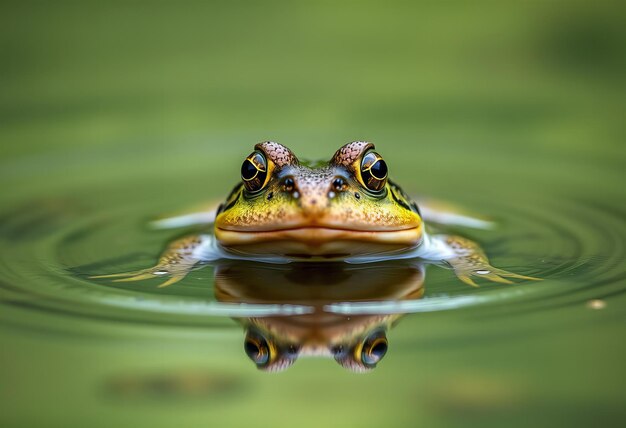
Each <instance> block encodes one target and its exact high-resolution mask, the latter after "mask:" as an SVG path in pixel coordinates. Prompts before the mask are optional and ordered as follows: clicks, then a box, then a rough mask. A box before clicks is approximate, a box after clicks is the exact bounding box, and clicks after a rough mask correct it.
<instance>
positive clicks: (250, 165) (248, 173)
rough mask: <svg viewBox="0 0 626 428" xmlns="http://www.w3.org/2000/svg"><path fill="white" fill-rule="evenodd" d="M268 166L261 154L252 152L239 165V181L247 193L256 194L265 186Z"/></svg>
mask: <svg viewBox="0 0 626 428" xmlns="http://www.w3.org/2000/svg"><path fill="white" fill-rule="evenodd" d="M267 178H268V165H267V160H266V159H265V156H264V155H263V153H260V152H253V153H252V154H251V155H250V156H248V157H247V158H246V160H244V161H243V164H242V165H241V179H242V180H243V184H244V186H246V189H247V190H248V191H249V192H258V191H259V190H261V189H263V187H265V185H266V184H267V181H268V180H267Z"/></svg>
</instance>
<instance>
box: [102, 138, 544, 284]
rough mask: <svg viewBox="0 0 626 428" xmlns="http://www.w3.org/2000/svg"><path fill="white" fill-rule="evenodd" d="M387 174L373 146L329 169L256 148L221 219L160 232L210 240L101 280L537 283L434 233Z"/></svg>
mask: <svg viewBox="0 0 626 428" xmlns="http://www.w3.org/2000/svg"><path fill="white" fill-rule="evenodd" d="M388 173H389V169H388V167H387V164H386V162H385V161H384V159H383V158H382V156H381V155H380V154H379V153H378V152H377V151H376V150H375V147H374V145H373V144H372V143H369V142H363V141H355V142H351V143H348V144H346V145H344V146H343V147H341V148H340V149H339V150H337V152H336V153H335V154H334V155H333V156H332V157H331V159H330V161H328V162H315V163H305V162H302V161H300V160H299V159H298V158H297V157H296V156H295V155H294V153H293V152H292V151H291V150H289V149H288V148H287V147H285V146H283V145H281V144H278V143H275V142H270V141H268V142H263V143H260V144H257V145H256V146H255V148H254V151H253V152H252V153H251V154H250V155H249V156H247V157H246V158H245V159H244V161H243V164H242V167H241V181H240V182H239V183H237V184H236V185H235V187H234V189H233V190H232V191H231V192H230V193H229V194H228V196H227V197H226V199H225V200H224V201H223V202H222V203H221V204H220V205H219V207H218V208H217V209H216V210H214V211H212V212H207V213H196V214H190V215H185V216H180V217H177V218H173V219H168V220H166V221H163V222H161V223H160V225H161V226H187V225H189V224H194V223H198V222H205V223H207V226H206V227H207V229H208V230H209V232H207V233H201V234H196V235H190V236H186V237H183V238H180V239H177V240H175V241H174V242H172V243H171V244H170V245H169V246H168V248H167V249H166V251H165V252H164V253H163V255H162V256H161V258H160V259H159V261H158V263H157V264H156V266H154V267H152V268H148V269H144V270H140V271H135V272H128V273H121V274H113V275H100V276H97V278H102V277H108V278H116V280H117V281H137V280H144V279H150V278H155V277H164V278H166V281H165V282H164V283H163V284H161V286H167V285H170V284H172V283H174V282H176V281H179V280H181V279H182V278H184V277H185V275H186V274H187V273H188V272H189V271H190V270H191V269H193V268H194V267H198V266H200V265H203V264H206V263H208V262H213V261H216V260H221V259H244V260H247V259H249V260H254V261H262V262H270V263H287V262H293V261H297V262H302V261H311V262H348V263H365V262H372V261H381V260H386V259H398V258H405V259H409V258H414V259H416V260H420V262H422V263H424V262H426V263H429V262H430V263H434V264H437V265H443V266H448V267H451V268H452V269H453V270H454V272H455V274H456V275H457V277H458V278H459V279H460V280H461V281H463V282H465V283H467V284H469V285H472V286H476V282H475V281H474V278H476V277H478V278H483V279H486V280H490V281H494V282H499V283H511V280H510V279H511V278H515V279H525V280H532V279H535V278H532V277H528V276H523V275H518V274H515V273H511V272H508V271H505V270H502V269H498V268H495V267H493V266H491V265H490V263H489V260H488V258H487V256H486V255H485V253H484V252H483V251H482V249H481V248H480V247H479V245H478V244H476V243H475V242H473V241H470V240H469V239H466V238H463V237H461V236H452V235H430V234H428V232H427V230H426V225H425V224H424V218H423V216H422V214H421V212H420V209H419V208H418V205H417V204H416V203H415V202H414V201H412V200H411V199H410V198H409V197H408V196H407V195H406V194H405V192H404V191H403V190H402V188H401V187H400V186H399V185H398V184H396V183H395V182H394V181H392V180H391V179H390V178H389V176H388ZM440 217H442V218H443V217H445V215H444V216H440Z"/></svg>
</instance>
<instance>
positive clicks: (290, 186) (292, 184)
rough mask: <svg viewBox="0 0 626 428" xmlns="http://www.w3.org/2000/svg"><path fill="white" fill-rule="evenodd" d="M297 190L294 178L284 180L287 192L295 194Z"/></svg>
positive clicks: (284, 187)
mask: <svg viewBox="0 0 626 428" xmlns="http://www.w3.org/2000/svg"><path fill="white" fill-rule="evenodd" d="M295 188H296V182H295V181H293V178H291V177H287V178H285V180H283V189H284V190H285V192H293V191H294V189H295Z"/></svg>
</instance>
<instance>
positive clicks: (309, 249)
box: [215, 225, 423, 259]
mask: <svg viewBox="0 0 626 428" xmlns="http://www.w3.org/2000/svg"><path fill="white" fill-rule="evenodd" d="M215 235H216V237H217V239H218V241H219V242H220V244H221V245H222V247H224V248H225V249H227V250H234V251H237V252H243V253H249V254H263V255H267V254H273V255H283V256H287V257H293V258H302V259H307V258H342V257H348V256H354V255H363V254H373V253H381V252H388V251H398V250H403V249H407V248H412V247H415V246H417V245H419V244H420V242H421V240H422V237H423V231H422V227H421V225H419V226H416V227H411V228H406V229H398V230H354V229H338V228H331V227H320V226H314V227H312V226H307V227H296V228H289V229H277V230H263V231H245V230H226V229H221V228H216V230H215Z"/></svg>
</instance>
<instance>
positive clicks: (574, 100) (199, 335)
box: [0, 0, 626, 427]
mask: <svg viewBox="0 0 626 428" xmlns="http://www.w3.org/2000/svg"><path fill="white" fill-rule="evenodd" d="M624 22H625V13H624V6H623V4H622V3H621V2H618V1H608V0H606V1H605V0H602V1H593V2H592V1H473V2H465V1H446V2H396V1H387V2H376V1H346V2H337V1H316V2H295V1H262V2H260V1H259V2H252V1H198V2H187V1H185V2H166V1H151V2H142V1H109V2H92V1H55V2H44V1H42V2H33V1H20V2H11V1H4V2H2V5H0V58H1V64H2V65H1V67H0V142H1V143H0V179H1V181H2V192H1V197H0V208H1V209H2V213H1V214H2V216H1V218H2V223H3V226H2V227H0V229H1V231H2V234H1V237H2V243H1V247H0V249H1V251H2V253H1V254H2V259H3V262H2V269H1V271H2V275H0V277H1V278H2V281H3V283H5V285H7V284H18V286H17V288H16V289H15V290H13V291H7V290H8V288H7V287H5V289H4V290H3V294H2V296H3V299H4V301H5V302H8V301H21V302H22V303H23V304H22V305H21V306H20V305H13V306H11V307H9V306H4V307H3V311H2V312H3V314H2V315H1V316H0V319H1V320H2V327H1V329H0V337H1V338H2V343H3V344H2V346H0V358H1V364H0V366H1V368H0V373H2V376H1V379H2V381H1V382H0V383H1V385H0V397H1V403H2V404H0V408H1V409H2V411H1V412H0V421H3V425H5V426H63V427H68V426H85V425H86V424H87V423H88V424H89V425H90V426H112V425H120V424H124V423H129V422H132V424H133V425H136V426H139V425H145V426H151V427H157V426H171V425H172V424H173V423H176V424H181V425H187V426H197V425H200V424H202V425H215V426H229V425H233V426H249V425H250V424H252V423H254V424H259V425H265V424H269V423H271V424H272V425H276V426H319V425H320V424H333V423H337V424H339V423H341V424H342V425H344V426H353V425H356V424H358V425H360V426H373V425H378V426H380V425H389V426H408V425H417V424H421V425H425V426H447V425H455V424H459V425H460V426H467V425H480V426H503V425H507V426H514V425H519V426H528V425H529V424H531V423H532V424H533V425H545V426H548V425H550V426H552V425H553V424H555V423H556V424H558V423H568V424H570V425H575V424H580V425H581V426H582V425H589V424H591V423H603V424H604V425H606V424H607V423H614V424H615V423H617V422H618V421H619V420H623V418H624V416H626V415H625V414H624V404H625V403H624V390H623V385H622V383H623V382H621V380H620V379H622V380H623V378H624V375H625V372H624V368H623V361H624V357H626V355H625V352H624V351H625V347H624V341H623V337H624V328H623V325H624V315H625V313H626V312H625V310H624V309H623V308H624V298H623V297H622V296H623V294H622V293H621V291H622V290H623V288H624V274H623V261H624V257H623V242H624V240H623V238H624V236H625V233H624V225H623V218H624V217H623V216H624V214H623V213H624V196H626V192H625V190H624V178H625V177H624V170H623V168H624V162H625V161H626V153H625V146H624V144H625V137H626V127H625V125H624V123H625V122H624V111H625V105H624V104H625V103H624V97H625V91H624V90H625V89H626V88H625V80H624V72H625V71H626V67H625V66H626V54H625V52H626V44H625V39H626V27H625V25H624ZM357 139H365V140H370V141H373V142H375V143H376V144H377V148H378V149H379V151H380V152H381V153H382V154H383V156H384V157H385V158H386V159H387V161H388V164H389V165H390V168H391V173H392V175H394V176H395V177H396V179H397V180H398V181H399V182H401V183H403V185H404V187H406V190H407V191H409V192H411V193H413V194H422V195H426V196H433V197H437V198H440V199H443V200H451V201H453V202H455V203H460V204H463V205H465V206H467V207H468V208H470V209H471V210H473V211H475V212H484V213H485V214H487V215H493V216H495V217H500V218H504V219H506V218H507V213H509V214H512V213H515V215H516V216H518V217H519V218H521V217H524V212H525V211H524V210H526V209H528V210H530V209H531V208H532V209H535V210H537V211H536V212H534V214H536V216H535V217H530V216H527V217H525V219H527V220H528V221H527V223H523V222H521V220H520V222H518V223H520V224H523V225H526V226H527V228H528V230H526V229H523V230H513V229H514V228H512V227H510V226H509V228H508V229H505V231H504V232H501V233H503V234H504V236H506V237H507V238H508V239H509V241H506V242H514V241H515V239H518V238H520V236H526V237H527V236H530V235H533V233H534V235H533V238H532V239H534V241H532V242H531V243H529V244H528V246H527V247H524V248H519V249H518V250H516V251H514V252H513V253H506V251H505V253H506V254H504V255H503V256H502V258H501V259H500V261H501V262H502V263H504V264H506V262H509V265H511V264H513V265H515V266H517V268H518V269H517V270H518V271H524V269H525V267H528V265H529V264H531V265H532V264H537V263H539V262H540V260H541V261H543V262H546V260H547V262H546V263H548V264H550V263H552V264H555V263H556V264H557V265H558V263H559V262H560V261H558V262H555V261H554V260H561V259H568V260H570V261H573V262H575V263H577V264H579V265H585V263H586V262H587V261H589V260H593V262H594V263H595V265H594V266H596V267H598V266H599V267H598V269H604V271H605V272H611V282H610V283H611V284H612V287H613V288H612V289H611V291H610V293H609V292H606V293H605V294H606V296H609V294H610V296H611V299H614V300H608V302H609V303H608V304H607V305H606V307H603V309H602V310H601V311H597V310H592V309H590V307H589V306H586V305H585V304H584V301H585V300H586V299H592V298H598V297H603V296H601V295H597V293H596V294H594V293H595V292H594V291H593V290H591V291H590V290H587V291H586V292H585V293H586V294H584V295H583V300H582V303H581V301H579V299H574V300H572V301H569V300H567V298H566V297H563V296H561V297H560V298H559V299H557V300H554V301H552V302H551V303H550V302H548V303H545V305H544V307H543V309H542V310H539V309H537V308H538V307H541V302H538V303H537V302H536V303H535V306H532V307H531V308H530V309H528V310H525V309H523V308H522V309H520V308H517V310H516V311H513V312H514V313H515V314H514V315H511V317H509V316H508V312H509V311H508V309H507V307H506V306H505V307H499V308H496V309H492V312H491V315H489V316H481V314H480V312H479V311H478V312H476V311H474V312H471V311H470V312H463V311H461V312H454V311H453V312H451V313H445V314H429V315H425V316H424V317H422V318H419V317H414V318H412V319H411V320H412V321H411V322H408V321H407V322H404V323H402V324H401V325H400V326H399V327H398V328H397V330H396V333H395V334H396V336H395V340H396V343H397V345H396V351H394V352H395V353H394V354H391V351H390V355H389V357H388V361H386V362H385V363H386V364H387V366H386V367H384V366H382V365H381V368H380V369H378V370H377V371H376V372H375V373H372V374H369V375H366V376H360V377H359V376H355V375H353V374H350V373H344V372H343V371H341V369H340V368H339V367H336V366H334V365H332V364H331V363H330V362H327V361H322V360H308V361H304V362H299V366H298V367H294V368H292V369H291V371H290V372H289V373H284V374H281V375H277V376H268V375H267V374H263V373H257V372H256V371H254V369H253V368H252V367H251V366H250V364H249V362H247V361H245V357H244V356H243V353H242V352H241V350H240V347H241V338H242V337H241V336H242V335H241V332H240V329H239V327H238V326H237V325H236V324H235V323H233V322H230V321H229V320H227V319H224V320H221V321H219V322H214V323H213V324H211V328H210V329H209V328H205V329H203V328H201V327H202V323H200V322H196V321H194V322H195V323H196V324H195V325H194V327H193V328H190V327H189V325H187V324H185V325H186V327H185V326H184V325H182V326H181V325H177V324H176V323H173V325H168V323H167V322H157V321H155V318H154V317H152V318H150V319H149V322H148V321H146V320H144V322H143V323H141V322H136V320H135V322H132V323H131V322H128V323H127V322H124V321H121V319H122V318H123V317H122V316H121V315H120V314H119V313H118V312H114V311H113V312H109V313H107V310H104V309H102V308H100V309H98V308H97V307H96V309H94V308H93V307H91V306H88V305H87V306H85V307H82V306H81V305H74V306H73V307H72V309H71V310H72V311H83V312H85V313H83V317H82V318H80V317H79V318H72V317H64V316H63V315H62V314H64V313H66V312H67V311H69V309H68V308H67V307H63V308H62V309H58V312H59V313H60V314H61V315H59V314H56V315H55V314H51V313H50V312H45V313H44V312H43V311H32V310H27V308H26V306H28V305H26V304H25V303H24V302H26V301H28V303H29V305H31V306H33V305H34V306H36V304H38V303H37V302H39V303H41V302H42V301H45V302H46V303H45V304H46V305H48V304H50V302H51V301H53V300H54V297H55V293H61V294H63V293H67V294H66V295H69V293H73V292H76V293H78V291H76V290H84V293H87V294H88V293H96V291H97V290H101V289H103V287H104V285H102V284H95V285H93V284H92V285H91V288H89V287H88V286H86V285H84V284H82V285H78V283H77V282H72V280H74V281H76V278H75V277H72V278H70V277H71V275H69V274H68V273H67V269H68V268H75V267H77V266H87V265H89V264H90V263H96V262H97V261H98V260H103V259H108V260H110V259H112V258H114V257H115V256H116V255H117V256H120V257H122V256H123V255H124V254H129V253H132V254H139V256H137V257H135V258H134V259H132V260H131V261H130V262H129V263H130V264H132V267H134V268H138V267H142V266H146V265H149V264H150V263H151V260H154V256H155V254H156V253H158V251H159V250H160V248H162V246H163V245H164V243H165V242H167V240H168V239H169V238H171V234H168V233H167V232H165V233H151V232H148V231H147V230H146V229H144V228H142V226H141V225H142V224H143V222H145V220H146V219H148V218H150V217H151V216H154V215H156V214H159V213H162V212H167V211H177V210H179V209H182V208H185V207H186V206H187V205H192V204H194V203H197V202H202V201H203V200H210V199H215V198H219V197H222V196H223V195H225V194H226V193H227V192H228V190H230V188H231V186H232V185H233V184H234V183H235V182H236V181H237V180H238V175H239V166H240V163H241V161H242V159H243V158H244V157H245V156H246V155H247V154H248V153H249V152H250V151H251V150H252V146H253V145H254V144H255V143H256V142H259V141H262V140H275V141H279V142H281V143H283V144H286V145H288V146H289V147H291V148H292V149H293V150H294V151H295V152H296V153H297V154H298V155H300V156H301V157H304V158H330V156H331V155H332V153H333V152H334V150H336V149H337V148H338V147H339V146H340V145H342V144H344V143H345V142H348V141H351V140H357ZM561 198H562V199H561ZM590 207H592V208H594V209H597V210H598V211H593V210H592V209H591V208H590ZM599 207H601V210H600V208H599ZM539 210H542V211H539ZM600 211H601V212H600ZM539 212H540V213H541V215H539V214H537V213H539ZM607 213H611V216H612V217H611V219H612V220H608V214H607ZM516 218H517V217H516ZM531 219H532V220H531ZM106 221H110V224H115V225H116V226H115V227H116V228H115V229H112V230H109V229H106V228H104V229H103V230H102V232H101V233H97V234H96V235H97V236H96V238H94V237H92V236H91V235H90V238H89V239H88V240H86V241H84V242H82V241H81V243H79V244H76V243H75V242H76V240H79V239H80V238H81V236H82V237H84V236H85V234H86V233H91V232H92V231H94V230H96V231H97V230H98V228H99V227H101V225H102V224H103V222H106ZM532 222H535V223H534V224H537V223H541V222H543V223H546V222H547V223H548V224H547V225H546V224H544V226H545V228H544V229H541V228H535V227H534V226H528V224H532ZM516 224H517V223H516ZM597 224H600V225H603V226H605V229H606V230H602V231H600V232H601V233H600V232H598V230H594V229H592V226H594V225H597ZM76 225H82V226H81V227H82V228H83V229H81V230H82V233H83V234H82V235H81V234H79V233H78V232H77V231H75V230H73V229H72V235H71V236H72V240H70V239H69V238H68V239H65V240H63V242H64V243H65V244H64V245H65V246H59V245H57V244H56V241H55V244H54V245H52V244H51V243H50V242H51V241H50V240H51V239H52V238H49V236H53V234H54V233H57V235H58V233H60V232H59V231H62V230H67V229H71V228H72V227H77V226H76ZM559 228H562V229H567V234H570V236H569V237H567V239H564V238H563V239H562V240H560V241H558V243H557V238H554V237H553V236H552V235H549V237H548V238H546V235H548V234H550V233H555V234H556V232H555V231H558V230H561V229H559ZM529 231H530V232H529ZM540 231H543V232H545V234H546V235H543V236H542V233H540ZM527 232H528V233H527ZM531 232H532V233H531ZM57 235H54V236H57ZM68 236H69V233H68ZM477 236H479V235H477ZM487 236H488V237H489V238H488V243H491V244H492V249H505V250H506V249H507V248H508V247H506V246H504V247H503V246H502V245H500V246H498V245H499V244H498V242H499V241H498V239H499V236H500V237H502V234H501V235H498V233H497V232H493V234H492V235H487ZM44 237H45V239H44ZM542 239H543V240H542ZM546 240H547V241H548V242H552V241H554V242H553V243H552V244H551V243H546ZM550 240H552V241H550ZM40 241H41V242H40ZM70 241H71V242H72V244H71V245H70V244H69V243H68V242H70ZM513 247H514V245H513ZM546 248H549V249H550V251H548V250H545V249H546ZM488 249H489V248H488ZM538 251H544V252H543V253H541V254H539V253H538ZM548 252H549V254H546V253H548ZM507 254H508V255H507ZM548 256H549V257H548ZM615 257H616V259H615ZM609 261H610V262H611V264H606V263H609ZM605 262H606V263H605ZM133 263H134V264H133ZM603 263H605V264H603ZM592 265H593V263H592ZM550 266H552V265H550ZM585 266H586V265H585ZM620 266H621V267H620ZM98 268H101V269H103V270H106V268H107V267H106V266H104V267H102V266H98ZM109 270H111V268H110V267H109ZM85 272H88V269H84V270H83V271H82V273H85ZM524 273H529V274H539V275H541V273H542V271H541V269H540V268H537V269H534V270H533V269H530V270H526V271H525V272H524ZM561 273H562V275H561V276H560V277H559V278H557V279H558V280H559V281H560V282H559V281H556V282H555V285H554V286H547V287H552V288H549V289H550V290H551V291H552V292H554V291H555V290H564V289H567V286H568V285H580V283H582V282H587V283H590V282H592V279H591V277H592V276H593V277H594V278H598V276H600V274H597V272H596V271H593V272H592V271H589V270H587V271H584V270H583V271H577V270H567V271H566V272H565V273H563V272H561ZM53 274H54V275H57V276H56V278H55V279H52V275H53ZM435 275H437V274H435ZM440 275H441V276H440V278H443V275H444V274H443V273H442V274H440ZM207 277H210V275H206V276H205V277H204V279H206V278H207ZM435 277H436V276H435ZM63 278H65V283H66V284H71V286H68V289H69V288H71V289H72V290H73V291H68V290H65V291H63V290H61V291H58V290H57V291H54V292H53V291H50V293H49V294H48V295H46V297H45V298H43V297H38V299H39V300H38V301H37V302H35V300H36V299H34V298H33V297H32V296H31V297H28V298H26V297H23V296H22V295H21V294H20V292H19V290H20V287H29V288H30V289H33V290H41V289H45V285H46V284H48V283H50V284H51V283H52V282H54V281H55V280H56V281H60V279H63ZM436 278H437V277H436ZM195 279H196V280H197V281H196V282H198V283H199V282H200V280H202V279H203V278H202V277H196V278H195ZM576 281H579V282H578V283H577V282H576ZM544 283H545V284H548V282H547V281H546V282H544ZM194 284H195V283H194ZM50 287H51V288H50V290H55V289H54V288H52V286H50ZM72 287H73V288H72ZM81 287H82V288H81ZM453 287H454V286H453ZM198 289H199V286H192V285H187V288H185V286H182V287H180V288H178V289H177V290H175V291H172V290H171V289H167V290H164V291H163V292H162V293H165V294H163V296H166V294H167V293H170V294H174V295H176V294H177V293H180V294H187V295H194V293H197V290H198ZM460 289H462V287H460V288H459V290H460ZM16 290H17V291H16ZM59 290H60V289H59ZM141 290H142V291H141V292H142V293H145V294H146V296H151V295H156V293H157V291H156V290H154V289H150V288H143V289H141ZM81 292H83V291H81ZM98 292H100V291H98ZM121 292H122V291H120V293H121ZM128 293H130V292H128ZM600 294H601V293H600ZM16 296H22V297H19V299H18V298H17V297H16ZM57 296H58V295H57ZM159 296H160V295H159ZM105 297H106V296H104V297H103V296H100V297H99V298H100V299H101V300H104V299H105ZM607 298H608V297H607ZM20 299H22V300H20ZM97 299H98V298H96V299H95V300H97ZM572 302H573V303H572ZM42 304H43V303H42ZM52 306H54V305H52ZM546 307H547V308H548V309H546ZM494 313H495V314H496V315H494ZM105 315H106V316H105ZM118 315H119V316H120V318H119V319H117V318H116V317H117V316H118ZM125 316H128V317H131V318H132V317H133V316H132V315H128V314H125ZM188 324H189V323H188ZM120 379H121V380H120ZM125 379H126V380H125ZM145 379H147V380H145ZM172 379H175V380H174V381H172ZM190 379H195V380H190ZM125 382H126V383H125ZM133 382H135V383H133ZM142 382H143V383H142ZM168 382H169V383H168ZM172 382H174V384H176V385H179V383H180V385H183V387H181V391H183V392H181V393H180V394H178V393H177V392H176V391H178V389H176V388H173V390H174V392H172V389H171V388H170V386H171V384H172ZM176 382H179V383H176ZM185 382H188V383H185ZM194 382H195V383H194ZM119 385H122V387H119ZM123 385H131V386H129V387H128V388H126V387H123ZM133 385H135V386H133ZM137 385H139V386H137ZM141 385H143V386H141ZM146 385H147V386H146ZM163 385H165V386H163ZM168 385H170V386H168ZM180 385H179V386H180ZM184 385H187V386H189V385H191V386H190V387H189V388H187V389H185V387H184ZM120 388H121V389H120ZM133 388H135V389H133ZM168 388H169V389H168ZM128 391H130V392H128ZM185 391H187V393H185ZM189 391H191V392H189ZM198 391H200V392H198Z"/></svg>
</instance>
